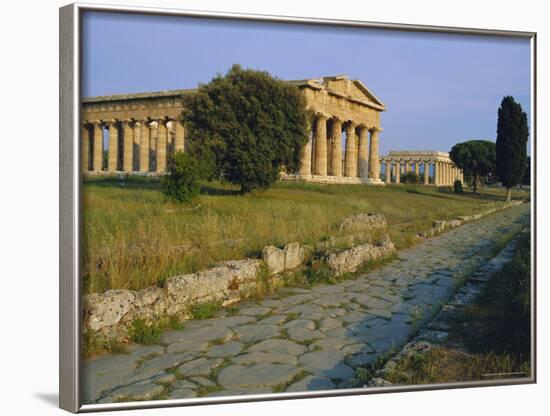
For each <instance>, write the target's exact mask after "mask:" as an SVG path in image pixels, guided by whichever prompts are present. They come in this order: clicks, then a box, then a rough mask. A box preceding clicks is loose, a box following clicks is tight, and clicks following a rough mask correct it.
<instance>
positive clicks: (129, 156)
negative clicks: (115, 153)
mask: <svg viewBox="0 0 550 416" xmlns="http://www.w3.org/2000/svg"><path fill="white" fill-rule="evenodd" d="M122 126H123V127H122V135H123V136H122V138H123V140H124V148H123V153H122V170H123V171H124V172H132V168H133V162H134V129H133V126H132V120H124V121H123V122H122Z"/></svg>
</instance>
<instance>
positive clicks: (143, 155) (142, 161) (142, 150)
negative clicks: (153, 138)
mask: <svg viewBox="0 0 550 416" xmlns="http://www.w3.org/2000/svg"><path fill="white" fill-rule="evenodd" d="M148 124H149V122H148V120H143V121H142V122H141V139H140V141H139V171H140V172H149V137H150V134H151V132H150V129H149V125H148Z"/></svg>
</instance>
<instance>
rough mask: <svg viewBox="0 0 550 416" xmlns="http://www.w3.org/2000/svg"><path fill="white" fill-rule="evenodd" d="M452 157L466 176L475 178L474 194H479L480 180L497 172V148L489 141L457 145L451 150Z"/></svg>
mask: <svg viewBox="0 0 550 416" xmlns="http://www.w3.org/2000/svg"><path fill="white" fill-rule="evenodd" d="M450 157H451V160H452V161H453V162H454V163H455V164H456V165H457V166H458V167H459V168H460V169H462V170H463V171H464V174H465V175H466V176H472V177H473V187H474V192H477V185H478V182H479V178H480V177H481V176H484V175H487V174H489V173H492V172H494V171H495V163H496V146H495V143H493V142H490V141H488V140H470V141H467V142H463V143H457V144H455V145H454V146H453V148H452V149H451V152H450Z"/></svg>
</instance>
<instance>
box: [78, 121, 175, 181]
mask: <svg viewBox="0 0 550 416" xmlns="http://www.w3.org/2000/svg"><path fill="white" fill-rule="evenodd" d="M105 129H107V130H108V143H109V146H108V149H107V150H108V157H107V166H104V165H103V152H104V145H103V133H104V130H105ZM172 132H173V135H172ZM184 145H185V130H184V127H183V124H182V123H181V122H180V121H178V120H172V119H169V118H159V119H150V118H147V119H143V120H135V119H130V120H116V119H115V120H109V121H104V120H96V121H86V122H84V123H83V124H82V169H83V171H85V172H89V171H92V172H99V171H102V170H106V171H107V172H118V171H123V172H136V171H137V172H144V173H145V172H151V171H154V172H158V173H164V172H166V167H167V161H168V155H169V153H171V152H176V151H178V150H182V151H183V149H184ZM152 154H153V155H154V158H153V160H151V159H152V158H151V155H152ZM151 162H153V163H151ZM152 164H154V169H151V168H152V166H151V165H152Z"/></svg>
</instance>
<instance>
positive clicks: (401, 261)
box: [83, 204, 530, 403]
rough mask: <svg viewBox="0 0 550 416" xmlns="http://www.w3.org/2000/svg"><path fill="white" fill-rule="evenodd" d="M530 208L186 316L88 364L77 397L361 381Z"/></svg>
mask: <svg viewBox="0 0 550 416" xmlns="http://www.w3.org/2000/svg"><path fill="white" fill-rule="evenodd" d="M529 209H530V208H529V204H523V205H520V206H516V207H513V208H509V209H507V210H504V211H500V212H498V213H496V214H493V215H490V216H488V217H485V218H483V219H481V220H479V221H476V222H472V223H468V224H465V225H463V226H461V227H459V228H457V229H455V230H452V231H449V232H447V233H445V234H443V235H441V236H439V237H435V238H431V239H427V240H425V241H423V242H421V243H419V244H417V245H416V246H414V247H412V248H410V249H406V250H403V251H401V252H400V253H399V254H398V257H397V259H396V260H394V261H392V262H391V263H388V264H387V265H385V266H383V267H381V268H379V269H376V270H373V271H371V272H369V273H367V274H362V275H359V276H357V277H356V278H353V279H349V280H345V281H342V282H340V283H338V284H334V285H318V286H314V287H312V288H307V289H304V288H285V289H283V290H282V291H281V293H280V294H278V295H276V296H273V297H270V298H267V299H264V300H260V301H257V302H254V301H246V302H243V303H241V304H240V305H239V306H238V311H237V312H236V313H235V314H232V315H231V316H230V315H229V314H228V312H227V311H221V312H220V313H219V314H218V316H217V317H216V318H213V319H209V320H201V321H187V322H185V328H184V329H183V330H180V331H170V332H166V333H165V334H164V335H163V336H162V339H161V343H160V345H152V346H141V345H133V346H131V347H130V348H129V354H122V355H108V356H102V357H98V358H95V359H91V360H88V361H86V362H85V363H84V366H83V378H84V383H83V385H84V386H83V387H84V388H83V394H84V402H85V403H110V402H117V401H134V400H152V399H181V398H192V397H205V396H206V397H210V396H222V395H225V396H226V395H238V394H255V393H271V392H281V391H286V392H297V391H308V390H327V389H335V388H350V387H359V386H362V385H363V384H364V382H363V381H362V380H361V377H360V374H361V371H360V370H358V369H360V368H362V367H365V366H369V365H371V364H373V363H375V362H376V360H377V359H379V357H382V356H386V355H388V354H389V353H390V352H392V351H395V350H396V349H398V348H401V347H402V346H403V345H404V344H405V343H406V342H407V340H409V339H410V338H411V337H412V336H414V334H415V333H416V332H417V331H418V330H419V329H420V328H422V326H423V325H424V324H425V323H427V322H428V321H429V320H430V319H431V318H432V317H433V316H434V314H435V313H436V312H437V311H438V310H439V309H440V307H441V305H442V304H443V303H444V302H446V301H447V300H448V299H450V298H451V296H452V295H453V293H454V292H455V289H456V288H457V287H458V286H459V285H460V282H461V281H462V279H464V278H465V277H467V276H468V274H471V273H475V271H476V270H477V269H479V268H481V267H483V266H484V264H485V263H487V261H488V260H489V259H490V258H491V257H493V255H494V254H495V253H494V249H495V246H496V245H497V243H500V242H501V241H502V239H503V238H504V237H506V236H510V234H515V233H517V232H519V231H520V229H521V228H523V227H524V226H526V225H528V223H529Z"/></svg>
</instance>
